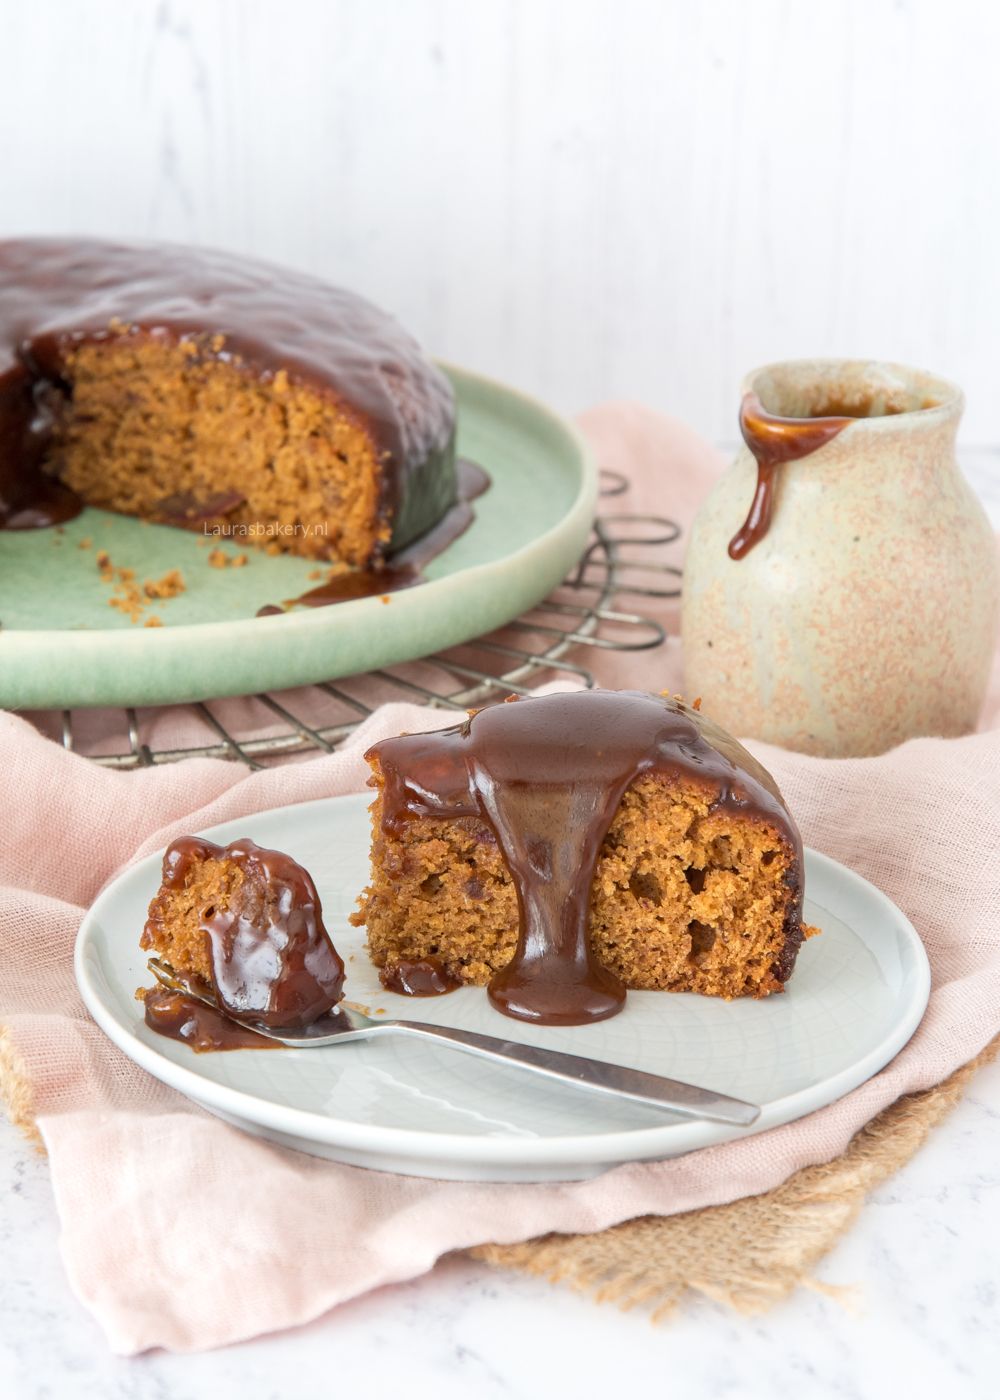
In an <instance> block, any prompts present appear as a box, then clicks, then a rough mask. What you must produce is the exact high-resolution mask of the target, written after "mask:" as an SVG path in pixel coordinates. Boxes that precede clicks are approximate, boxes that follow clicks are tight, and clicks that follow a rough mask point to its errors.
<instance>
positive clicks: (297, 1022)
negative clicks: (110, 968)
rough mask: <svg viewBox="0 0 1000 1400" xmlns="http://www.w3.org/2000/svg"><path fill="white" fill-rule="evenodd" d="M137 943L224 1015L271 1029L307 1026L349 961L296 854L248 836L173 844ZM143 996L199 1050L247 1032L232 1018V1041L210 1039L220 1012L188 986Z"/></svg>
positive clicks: (170, 1030) (330, 1002)
mask: <svg viewBox="0 0 1000 1400" xmlns="http://www.w3.org/2000/svg"><path fill="white" fill-rule="evenodd" d="M140 943H141V946H142V947H143V948H146V949H149V950H153V951H155V953H156V955H157V956H158V957H159V958H160V959H161V961H163V962H165V963H167V964H168V966H169V967H170V968H171V969H172V970H173V972H175V973H176V974H177V975H178V978H179V979H181V980H187V981H188V982H189V983H190V984H191V985H192V986H193V987H197V988H199V989H201V990H204V991H206V992H207V993H208V994H209V995H211V996H212V997H213V998H214V999H215V1001H217V1002H218V1004H219V1007H220V1010H221V1012H222V1013H225V1012H227V1011H229V1012H232V1014H233V1015H236V1016H242V1017H249V1018H251V1019H253V1020H256V1021H259V1022H261V1023H262V1024H263V1025H266V1026H269V1027H271V1028H273V1029H280V1028H282V1027H287V1028H292V1027H298V1026H306V1025H309V1024H310V1023H311V1022H312V1021H315V1020H316V1019H317V1018H318V1017H319V1016H322V1015H324V1014H325V1013H326V1012H328V1011H329V1010H330V1009H331V1007H333V1006H334V1005H335V1004H336V1003H337V1002H338V1001H339V1000H340V998H341V996H342V994H343V986H344V964H343V962H342V960H341V959H340V957H339V956H338V954H337V952H336V949H335V948H334V946H333V943H332V942H331V940H330V935H329V934H328V933H327V931H326V928H325V926H324V924H323V910H322V907H321V904H320V899H319V895H318V894H317V892H316V887H315V885H314V884H313V882H312V879H311V877H310V876H309V874H308V873H307V872H306V871H305V870H304V869H303V868H302V866H301V865H298V864H297V863H296V862H295V861H294V860H292V858H291V857H290V856H287V855H284V854H283V853H282V852H280V851H269V850H265V849H264V848H263V847H261V846H257V845H256V844H255V843H254V842H253V841H250V840H242V841H233V842H232V843H231V844H230V845H228V846H217V845H216V844H215V843H214V842H212V841H206V840H204V839H203V838H201V837H196V836H182V837H179V838H178V840H176V841H174V842H173V843H172V844H171V845H170V846H168V847H167V850H166V852H165V854H164V857H163V880H162V883H161V885H160V889H159V892H158V893H157V894H156V896H155V897H154V899H153V901H152V903H151V904H150V906H149V916H148V919H147V922H146V926H145V928H144V929H143V932H142V938H141V940H140ZM145 1002H146V1021H147V1024H149V1025H150V1026H151V1027H152V1028H153V1029H154V1030H159V1031H161V1032H162V1033H163V1034H165V1035H172V1036H174V1038H178V1039H188V1040H190V1041H191V1042H192V1043H193V1044H194V1045H195V1047H196V1048H199V1049H224V1048H234V1047H235V1045H236V1044H237V1043H238V1044H244V1043H246V1036H247V1032H245V1031H243V1030H242V1029H241V1028H240V1027H235V1026H232V1023H229V1025H230V1026H231V1027H232V1031H233V1035H235V1041H234V1040H233V1035H230V1037H229V1038H228V1041H227V1043H226V1044H224V1045H223V1044H212V1043H211V1042H212V1039H213V1037H214V1038H215V1039H216V1040H218V1039H219V1038H220V1025H221V1023H222V1017H220V1016H219V1015H218V1013H216V1014H215V1015H213V1013H212V1011H211V1008H205V1007H201V1006H199V1004H198V1003H197V1002H195V1001H194V1000H193V999H192V998H190V997H184V996H183V993H180V992H170V991H164V990H163V989H162V988H154V989H153V990H152V991H151V992H148V993H146V996H145ZM185 1026H187V1027H188V1033H187V1034H184V1033H183V1032H184V1028H185ZM251 1034H252V1033H251ZM222 1038H225V1037H222ZM260 1039H261V1040H262V1038H260ZM263 1043H265V1044H272V1043H273V1042H263Z"/></svg>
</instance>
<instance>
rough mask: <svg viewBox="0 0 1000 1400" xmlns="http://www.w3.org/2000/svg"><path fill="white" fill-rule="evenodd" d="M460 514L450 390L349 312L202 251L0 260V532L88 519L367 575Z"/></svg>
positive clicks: (354, 304) (263, 268)
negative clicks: (242, 541)
mask: <svg viewBox="0 0 1000 1400" xmlns="http://www.w3.org/2000/svg"><path fill="white" fill-rule="evenodd" d="M455 499H456V470H455V406H454V397H453V394H452V389H451V385H450V383H449V381H448V380H447V379H446V378H445V376H444V375H443V374H442V373H441V371H440V370H438V369H437V368H436V366H434V365H433V364H432V363H431V362H430V361H429V360H428V359H427V358H426V357H425V356H424V354H423V353H422V351H421V350H420V348H419V347H418V345H417V344H416V342H415V341H414V340H413V339H412V338H411V337H410V336H409V335H408V334H407V333H406V332H405V331H404V330H402V329H401V327H400V326H398V325H397V324H396V322H395V321H393V320H392V318H391V317H389V316H387V315H386V314H385V313H384V312H382V311H379V310H378V309H377V308H376V307H374V306H372V305H371V304H370V303H369V302H367V301H365V300H363V299H362V298H361V297H358V296H355V295H354V294H353V293H351V292H347V291H343V290H341V289H339V288H336V287H331V286H329V285H327V284H326V283H324V282H321V281H319V280H317V279H316V278H313V277H309V276H306V275H304V274H302V273H297V272H290V271H286V270H283V269H280V268H276V267H272V266H270V265H269V264H266V263H262V262H257V261H254V260H251V259H249V258H240V257H233V256H231V255H229V254H224V253H218V252H210V251H206V250H204V249H197V248H185V247H179V246H175V245H170V244H161V245H156V244H148V245H140V244H135V245H130V244H119V243H110V242H102V241H97V240H89V239H78V240H73V241H61V240H57V239H49V238H34V239H21V240H16V241H10V242H6V243H0V528H7V529H30V528H37V527H40V526H45V525H51V524H57V523H58V522H60V521H63V520H67V519H70V518H71V517H72V516H74V515H75V514H77V513H78V512H79V511H80V509H82V506H83V505H84V504H88V505H93V506H98V507H102V508H104V509H106V510H112V511H119V512H122V513H124V514H127V515H136V516H141V517H143V518H145V519H148V520H153V521H158V522H161V523H165V524H171V525H178V526H183V527H186V528H189V529H196V530H201V529H203V528H204V526H205V525H206V524H208V523H218V522H227V523H228V524H230V525H232V526H234V527H236V530H235V531H234V533H236V532H238V533H242V534H244V535H246V536H247V537H249V538H253V537H254V536H255V535H256V534H263V535H266V537H267V539H268V542H269V543H270V542H271V541H273V542H274V543H275V544H276V545H277V546H278V547H279V548H281V549H283V550H287V551H289V552H292V553H296V554H301V555H306V556H308V557H314V558H317V559H329V560H331V561H335V562H338V563H344V564H348V565H351V566H365V565H369V564H373V563H375V564H377V563H378V562H379V561H380V560H381V559H382V558H383V557H384V556H385V555H386V554H388V553H390V552H392V551H395V550H398V549H400V548H402V547H403V546H404V545H407V544H409V543H411V542H412V541H413V540H414V539H416V538H417V537H418V536H420V535H422V534H424V533H425V532H426V531H427V530H428V529H430V527H431V526H433V525H434V524H436V523H437V522H438V521H439V520H440V519H441V518H442V516H443V515H444V514H445V513H446V512H447V511H448V510H449V508H450V507H451V506H452V505H453V504H454V502H455ZM269 527H271V528H270V529H269Z"/></svg>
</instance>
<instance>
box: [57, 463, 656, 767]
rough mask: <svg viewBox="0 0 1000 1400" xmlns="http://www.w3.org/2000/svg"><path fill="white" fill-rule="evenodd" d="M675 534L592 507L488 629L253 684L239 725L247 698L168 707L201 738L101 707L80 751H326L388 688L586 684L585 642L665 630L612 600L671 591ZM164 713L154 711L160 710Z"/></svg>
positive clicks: (462, 692) (76, 740)
mask: <svg viewBox="0 0 1000 1400" xmlns="http://www.w3.org/2000/svg"><path fill="white" fill-rule="evenodd" d="M601 475H602V481H601V498H602V502H608V501H610V499H611V498H614V497H618V496H621V495H623V494H624V493H625V491H627V489H628V482H627V481H626V479H625V478H624V477H623V476H620V475H619V474H618V473H615V472H607V471H605V472H602V474H601ZM679 535H680V527H679V526H678V525H677V524H675V523H674V521H672V520H667V519H665V518H663V517H660V516H648V515H635V514H627V513H626V514H616V513H613V512H612V513H602V514H601V515H599V516H598V517H597V519H596V520H595V522H594V528H593V534H592V537H591V539H590V542H589V543H588V545H587V547H586V549H585V550H584V552H583V554H582V556H581V558H580V560H579V562H578V564H577V566H576V568H575V569H574V570H573V572H572V574H571V575H570V577H569V578H567V579H566V580H565V582H564V583H563V584H562V585H561V586H560V587H559V588H558V589H556V590H555V592H554V593H553V594H551V595H550V596H549V597H548V598H547V599H546V600H545V601H544V602H542V603H540V604H538V606H537V607H535V608H532V609H531V610H530V611H529V612H527V613H525V614H524V615H523V616H522V617H520V618H518V619H517V620H516V621H514V622H512V623H509V624H508V625H507V626H506V627H504V628H502V629H501V630H500V631H498V632H494V633H491V634H490V636H488V637H480V638H477V639H476V640H475V641H473V642H468V643H464V644H463V645H462V646H456V647H449V648H448V649H447V650H446V651H443V652H440V653H438V654H437V655H436V656H433V657H429V658H426V659H425V660H424V661H421V662H407V663H405V664H403V665H400V666H393V667H390V668H386V669H383V670H379V671H374V672H369V673H367V674H365V675H363V676H352V677H349V678H347V679H344V680H338V682H337V684H333V683H332V682H325V683H322V684H320V685H317V686H311V687H308V688H304V689H300V690H297V691H294V692H280V693H279V695H277V696H276V695H273V694H271V695H263V694H262V695H256V696H253V697H251V699H252V701H253V702H254V705H255V707H259V708H257V711H256V713H257V716H258V721H257V723H256V724H253V725H252V726H250V728H251V731H252V732H249V733H248V732H243V730H241V729H240V728H238V726H237V725H236V724H235V723H233V722H232V721H230V723H229V724H228V725H227V724H226V723H224V722H223V719H222V718H220V716H219V713H218V711H219V710H220V709H222V710H231V709H232V706H233V705H234V704H237V705H240V706H241V708H246V707H245V704H244V702H232V701H218V702H215V701H213V702H211V704H208V703H199V704H195V705H185V706H174V707H171V710H172V711H173V716H172V718H174V719H183V720H184V721H185V722H186V723H187V726H188V727H189V728H190V727H194V725H196V726H197V728H198V729H200V730H201V731H203V738H204V742H201V741H199V742H196V743H186V744H184V745H162V746H161V745H158V744H157V743H156V742H155V741H150V740H148V739H147V738H146V737H145V736H144V728H145V723H144V720H145V718H146V717H145V715H144V712H143V711H141V710H136V709H132V708H128V709H124V710H118V711H114V712H107V713H106V714H104V715H102V716H101V718H102V721H103V722H104V727H105V729H106V730H107V729H108V728H110V730H111V732H112V734H113V735H115V736H117V737H116V738H115V739H114V741H113V742H112V744H111V746H110V751H102V752H96V753H88V754H87V756H88V757H91V758H93V761H94V762H95V763H99V764H102V765H104V766H106V767H110V768H119V769H129V768H144V767H149V766H151V765H152V764H159V763H174V762H177V761H178V760H180V759H183V758H226V759H232V760H234V761H236V762H240V763H243V764H245V765H246V766H247V767H249V768H262V767H264V766H265V765H266V763H267V761H268V760H277V759H283V758H286V757H289V756H292V755H296V754H301V753H305V752H308V751H310V750H312V751H320V752H325V753H329V752H331V751H332V750H333V749H334V748H336V746H337V745H338V744H339V743H340V742H341V740H343V739H344V738H345V737H346V736H347V735H348V734H350V732H351V731H352V730H353V729H355V728H356V727H357V726H358V725H359V724H360V723H361V722H362V721H363V720H364V719H365V718H366V717H367V716H368V715H369V714H371V712H372V710H373V709H374V708H375V706H376V705H378V704H382V703H385V702H386V701H387V700H411V701H417V702H418V703H420V704H425V705H431V706H435V707H438V708H442V709H448V710H465V709H468V708H469V707H472V706H481V705H484V704H489V703H490V702H491V701H494V700H499V699H502V698H504V697H505V696H507V695H510V694H515V695H521V694H526V693H527V692H528V691H529V690H530V688H531V687H532V686H533V685H538V684H540V683H542V681H543V680H556V679H569V678H571V679H573V680H575V681H576V682H577V683H579V684H583V685H585V686H588V687H592V686H593V685H594V684H595V680H594V676H593V673H592V671H591V670H590V669H589V667H588V666H587V665H584V664H582V663H583V662H584V661H585V660H587V659H589V658H588V651H589V653H590V656H593V655H594V654H595V653H597V652H606V651H619V652H620V651H643V650H648V649H649V648H651V647H656V646H659V645H660V644H661V643H662V641H663V640H664V636H665V633H664V630H663V628H662V627H661V626H660V624H659V623H658V622H657V621H655V620H654V619H653V618H650V617H647V616H645V615H644V614H643V613H641V612H637V611H633V610H632V606H631V604H629V605H627V606H622V600H623V599H628V600H632V599H643V598H645V599H649V600H653V599H668V598H676V597H678V596H679V594H680V569H679V568H677V567H676V565H674V564H672V563H669V562H666V561H665V560H664V558H663V557H662V554H663V551H664V550H665V548H666V547H667V546H669V545H671V544H673V542H674V541H675V540H676V539H677V538H678V537H679ZM638 606H641V603H640V604H639V605H638ZM571 653H572V656H571ZM212 706H214V709H213V708H212ZM304 711H305V713H304ZM325 711H328V713H326V712H325ZM150 713H151V714H152V712H150ZM86 714H87V716H88V720H89V719H90V718H91V717H92V716H93V712H86ZM163 714H164V711H162V710H160V711H157V712H156V715H157V716H158V717H159V718H160V719H162V716H163ZM261 720H263V721H264V723H263V724H262V723H261V722H260V721H261ZM84 727H86V725H85V722H84V712H80V711H73V710H63V711H62V712H61V715H60V718H59V720H58V722H57V725H56V728H57V732H58V733H59V737H61V740H62V743H63V746H64V747H65V748H67V749H70V750H73V751H77V752H84V751H85V748H84V745H83V744H82V743H81V741H80V737H79V735H80V731H81V729H82V728H84ZM91 727H92V726H91ZM174 727H176V726H174ZM159 728H160V729H161V730H162V728H163V726H162V724H160V725H159ZM262 730H263V732H261V731H262ZM234 731H236V732H234ZM104 747H105V749H107V745H105V746H104Z"/></svg>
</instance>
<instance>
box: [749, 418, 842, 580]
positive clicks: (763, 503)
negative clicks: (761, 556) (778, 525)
mask: <svg viewBox="0 0 1000 1400" xmlns="http://www.w3.org/2000/svg"><path fill="white" fill-rule="evenodd" d="M855 421H856V416H846V415H833V414H831V415H828V416H824V417H822V418H779V417H777V416H776V415H775V414H773V413H768V412H767V410H766V409H765V408H764V405H763V404H762V403H761V401H760V399H759V398H758V397H757V395H756V394H744V396H743V402H742V403H741V405H740V432H741V433H742V434H743V441H744V442H745V443H746V445H747V447H748V448H749V449H750V451H751V452H752V453H753V455H754V458H755V459H756V462H757V486H756V489H755V491H754V494H753V500H752V501H751V503H750V510H749V511H748V512H747V518H746V520H744V522H743V524H742V525H741V526H740V528H739V529H738V530H737V532H736V534H735V535H734V536H733V538H732V539H731V540H730V541H729V557H730V558H731V559H742V558H743V557H744V556H745V555H747V554H749V553H750V551H751V549H753V547H754V545H757V544H760V542H761V540H762V539H763V538H764V536H765V535H766V534H767V531H768V527H769V526H770V524H771V513H772V511H773V509H774V488H775V481H776V476H777V469H778V467H779V466H780V465H781V464H782V463H783V462H797V461H799V459H800V458H802V457H808V456H809V454H810V452H815V451H816V450H817V448H820V447H822V446H824V444H825V443H828V442H829V441H830V440H831V438H835V437H836V436H837V434H838V433H842V432H843V431H844V429H845V428H846V427H848V426H849V425H850V424H851V423H853V422H855Z"/></svg>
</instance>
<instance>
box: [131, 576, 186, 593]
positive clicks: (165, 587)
mask: <svg viewBox="0 0 1000 1400" xmlns="http://www.w3.org/2000/svg"><path fill="white" fill-rule="evenodd" d="M186 588H187V585H186V584H185V582H184V575H183V574H182V573H181V571H180V569H170V570H169V572H168V573H165V574H164V575H163V577H162V578H160V579H152V578H148V579H146V581H145V583H144V584H143V585H142V591H143V592H144V593H145V595H146V597H147V598H176V597H177V595H178V593H184V592H185V591H186Z"/></svg>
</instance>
